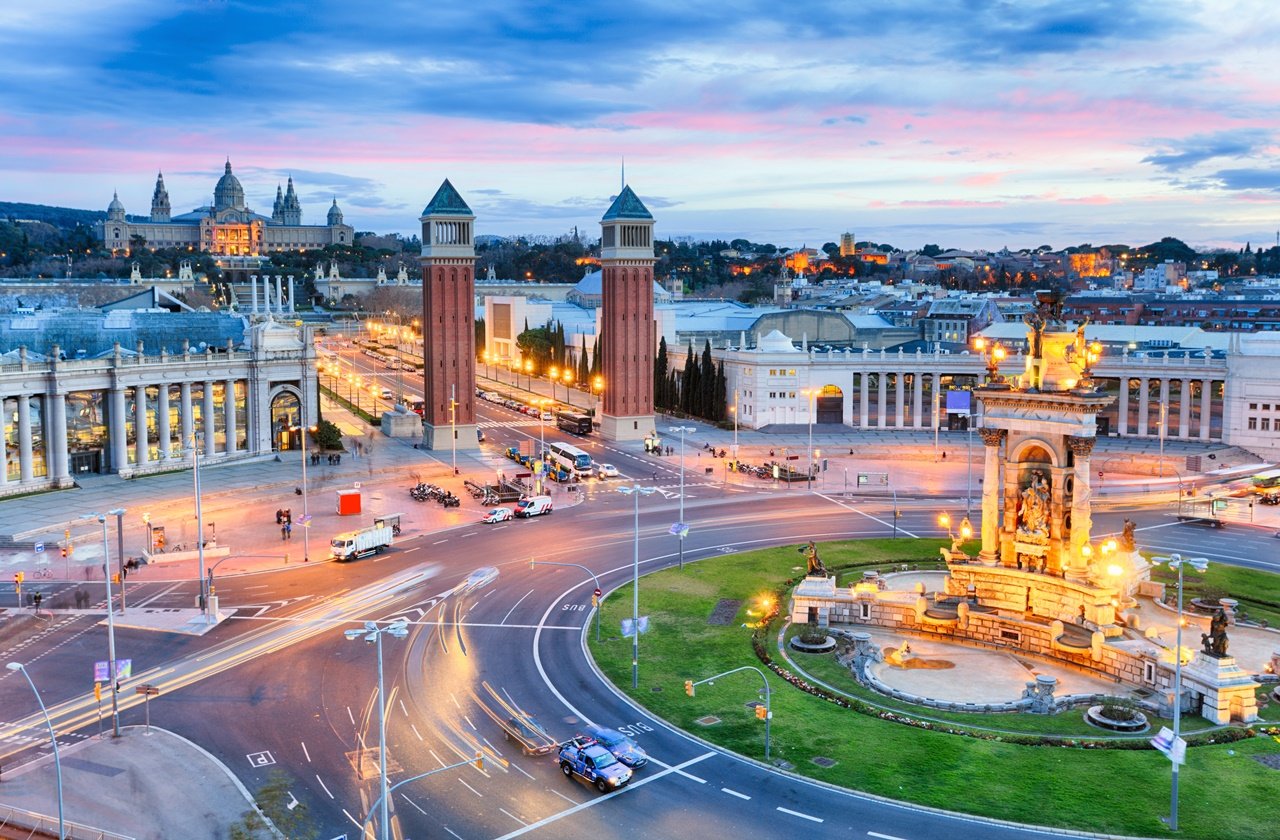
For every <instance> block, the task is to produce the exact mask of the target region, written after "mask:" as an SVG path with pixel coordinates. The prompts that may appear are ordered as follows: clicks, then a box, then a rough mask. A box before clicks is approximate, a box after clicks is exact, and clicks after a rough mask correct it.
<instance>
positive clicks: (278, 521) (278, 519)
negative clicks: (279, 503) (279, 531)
mask: <svg viewBox="0 0 1280 840" xmlns="http://www.w3.org/2000/svg"><path fill="white" fill-rule="evenodd" d="M283 523H284V511H283V510H281V509H280V508H276V524H277V525H282V524H283Z"/></svg>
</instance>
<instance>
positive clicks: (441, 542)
mask: <svg viewBox="0 0 1280 840" xmlns="http://www.w3.org/2000/svg"><path fill="white" fill-rule="evenodd" d="M447 542H448V540H436V541H435V542H433V543H432V545H444V544H445V543H447Z"/></svg>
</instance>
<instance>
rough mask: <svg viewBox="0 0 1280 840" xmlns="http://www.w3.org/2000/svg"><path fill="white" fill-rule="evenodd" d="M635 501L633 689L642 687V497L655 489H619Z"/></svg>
mask: <svg viewBox="0 0 1280 840" xmlns="http://www.w3.org/2000/svg"><path fill="white" fill-rule="evenodd" d="M618 492H619V493H625V494H627V495H628V496H631V497H632V498H633V499H634V500H635V511H636V512H635V538H634V541H633V542H634V548H633V550H632V563H631V687H632V688H633V689H634V688H639V687H640V497H641V496H648V495H650V494H651V493H656V492H657V489H656V488H654V487H641V486H640V485H639V484H633V485H631V486H630V487H619V488H618Z"/></svg>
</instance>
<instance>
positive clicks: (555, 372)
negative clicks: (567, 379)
mask: <svg viewBox="0 0 1280 840" xmlns="http://www.w3.org/2000/svg"><path fill="white" fill-rule="evenodd" d="M547 374H548V375H547V379H548V380H549V381H550V382H551V401H552V402H555V401H556V383H557V382H559V381H560V368H558V367H555V366H552V368H551V369H550V370H549V371H547ZM564 390H565V394H566V396H567V395H568V393H569V389H568V388H565V389H564Z"/></svg>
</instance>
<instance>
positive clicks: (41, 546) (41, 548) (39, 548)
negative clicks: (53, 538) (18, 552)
mask: <svg viewBox="0 0 1280 840" xmlns="http://www.w3.org/2000/svg"><path fill="white" fill-rule="evenodd" d="M43 552H44V543H36V554H41V553H43Z"/></svg>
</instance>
